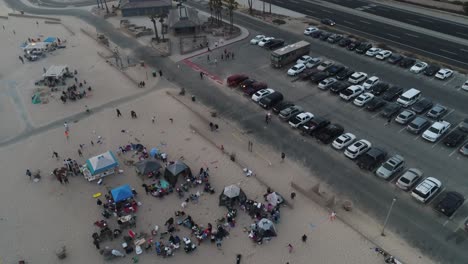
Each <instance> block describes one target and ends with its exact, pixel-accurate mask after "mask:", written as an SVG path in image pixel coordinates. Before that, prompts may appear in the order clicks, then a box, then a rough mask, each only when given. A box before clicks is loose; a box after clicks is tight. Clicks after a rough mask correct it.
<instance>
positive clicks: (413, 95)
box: [397, 88, 421, 107]
mask: <svg viewBox="0 0 468 264" xmlns="http://www.w3.org/2000/svg"><path fill="white" fill-rule="evenodd" d="M419 97H421V91H419V90H417V89H414V88H411V89H409V90H408V91H406V92H404V93H403V94H402V95H400V97H399V98H398V100H397V103H399V104H401V105H402V106H403V107H408V106H410V105H412V104H414V103H416V101H417V100H418V99H419Z"/></svg>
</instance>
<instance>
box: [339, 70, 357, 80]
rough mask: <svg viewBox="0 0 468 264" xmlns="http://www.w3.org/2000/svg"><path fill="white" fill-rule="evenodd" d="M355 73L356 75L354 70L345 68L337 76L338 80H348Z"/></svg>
mask: <svg viewBox="0 0 468 264" xmlns="http://www.w3.org/2000/svg"><path fill="white" fill-rule="evenodd" d="M353 73H355V71H354V70H352V69H350V68H348V67H345V68H344V69H343V70H341V71H340V72H339V73H337V74H336V79H337V80H340V81H343V80H347V79H348V78H349V77H350V76H351V75H353Z"/></svg>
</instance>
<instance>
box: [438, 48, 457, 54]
mask: <svg viewBox="0 0 468 264" xmlns="http://www.w3.org/2000/svg"><path fill="white" fill-rule="evenodd" d="M439 50H440V51H442V52H445V53H450V54H453V55H458V54H457V53H455V52H451V51H448V50H444V49H439Z"/></svg>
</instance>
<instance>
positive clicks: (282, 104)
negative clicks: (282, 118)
mask: <svg viewBox="0 0 468 264" xmlns="http://www.w3.org/2000/svg"><path fill="white" fill-rule="evenodd" d="M290 106H294V104H293V103H292V102H290V101H281V102H280V103H278V104H277V105H275V106H273V108H272V109H271V110H272V111H273V113H275V114H279V112H281V111H282V110H284V109H285V108H287V107H290Z"/></svg>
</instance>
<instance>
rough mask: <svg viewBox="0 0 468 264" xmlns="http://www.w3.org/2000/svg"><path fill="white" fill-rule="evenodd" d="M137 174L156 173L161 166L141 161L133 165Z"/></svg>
mask: <svg viewBox="0 0 468 264" xmlns="http://www.w3.org/2000/svg"><path fill="white" fill-rule="evenodd" d="M135 168H136V171H137V173H139V174H142V175H148V174H149V173H157V172H158V170H159V169H160V168H161V165H160V164H159V163H158V162H157V161H154V160H142V161H139V162H137V163H135Z"/></svg>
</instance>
